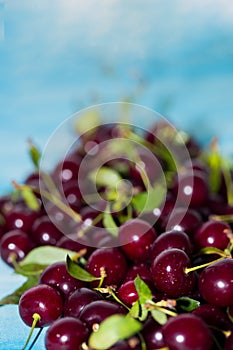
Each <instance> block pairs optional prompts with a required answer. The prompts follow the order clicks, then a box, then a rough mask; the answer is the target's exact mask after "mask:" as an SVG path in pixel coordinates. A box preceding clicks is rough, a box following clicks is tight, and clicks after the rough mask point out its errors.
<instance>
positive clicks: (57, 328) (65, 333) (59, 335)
mask: <svg viewBox="0 0 233 350" xmlns="http://www.w3.org/2000/svg"><path fill="white" fill-rule="evenodd" d="M88 335H89V330H88V328H87V327H86V325H85V324H84V323H83V322H82V321H80V320H78V319H75V318H73V317H64V318H61V319H59V320H57V321H55V322H54V323H53V324H52V325H51V326H50V327H49V329H48V330H47V332H46V335H45V346H46V350H54V349H56V350H78V349H81V345H82V344H83V343H84V342H85V341H86V340H87V338H88Z"/></svg>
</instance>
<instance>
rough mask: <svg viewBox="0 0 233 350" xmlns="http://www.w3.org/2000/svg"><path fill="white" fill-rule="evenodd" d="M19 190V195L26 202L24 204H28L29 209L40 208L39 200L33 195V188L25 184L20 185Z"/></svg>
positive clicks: (35, 209)
mask: <svg viewBox="0 0 233 350" xmlns="http://www.w3.org/2000/svg"><path fill="white" fill-rule="evenodd" d="M20 191H21V195H22V197H23V199H24V201H25V203H26V205H27V206H28V208H29V209H31V210H34V211H37V210H39V209H40V204H39V201H38V199H37V197H36V196H35V194H34V192H33V190H32V189H31V188H30V187H29V186H27V185H22V186H21V188H20Z"/></svg>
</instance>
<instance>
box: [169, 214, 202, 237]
mask: <svg viewBox="0 0 233 350" xmlns="http://www.w3.org/2000/svg"><path fill="white" fill-rule="evenodd" d="M201 224H202V218H201V215H200V214H199V213H198V212H197V211H196V210H194V209H188V208H176V209H174V211H173V212H172V213H171V215H170V216H168V217H167V218H165V219H164V222H163V225H162V227H163V229H164V230H165V231H170V230H178V231H184V232H185V233H187V234H188V235H189V237H190V238H192V237H193V234H194V233H195V232H196V230H197V229H198V228H199V227H200V226H201Z"/></svg>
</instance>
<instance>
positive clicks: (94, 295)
mask: <svg viewBox="0 0 233 350" xmlns="http://www.w3.org/2000/svg"><path fill="white" fill-rule="evenodd" d="M96 300H103V297H102V295H101V294H100V293H98V292H96V291H94V290H92V289H89V288H79V289H77V290H75V291H74V292H73V293H71V294H70V295H69V296H68V297H67V298H66V301H65V305H64V316H72V317H76V318H78V317H79V315H80V312H81V311H82V309H83V308H84V307H85V306H86V305H88V304H90V303H91V302H93V301H96Z"/></svg>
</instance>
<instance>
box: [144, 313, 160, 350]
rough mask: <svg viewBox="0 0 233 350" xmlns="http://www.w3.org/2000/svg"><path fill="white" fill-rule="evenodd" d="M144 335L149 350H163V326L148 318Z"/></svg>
mask: <svg viewBox="0 0 233 350" xmlns="http://www.w3.org/2000/svg"><path fill="white" fill-rule="evenodd" d="M142 335H143V338H144V340H145V343H146V346H147V349H161V348H164V347H165V343H164V340H163V333H162V326H161V325H160V324H159V323H157V322H156V321H154V320H153V319H152V318H148V319H147V321H146V322H145V324H144V327H143V330H142Z"/></svg>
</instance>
